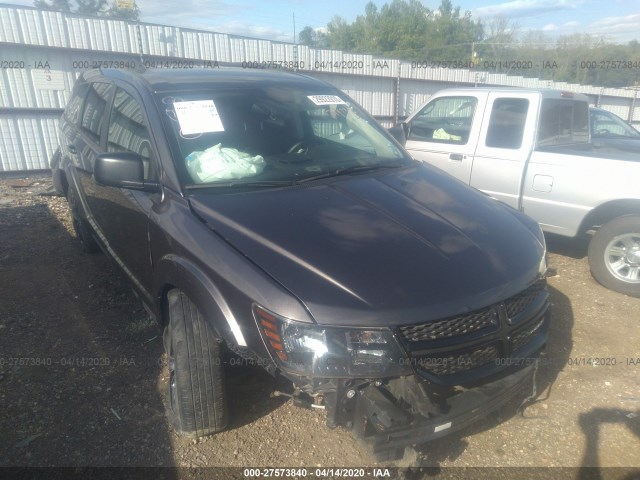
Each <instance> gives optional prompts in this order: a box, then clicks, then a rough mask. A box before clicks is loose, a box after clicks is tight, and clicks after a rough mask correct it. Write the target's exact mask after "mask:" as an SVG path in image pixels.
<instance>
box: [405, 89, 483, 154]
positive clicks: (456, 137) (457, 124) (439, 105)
mask: <svg viewBox="0 0 640 480" xmlns="http://www.w3.org/2000/svg"><path fill="white" fill-rule="evenodd" d="M476 104H477V100H476V99H475V98H474V97H443V98H438V99H437V100H434V101H433V102H430V103H428V104H427V105H426V106H425V107H424V108H423V109H422V111H421V112H420V113H419V114H418V115H417V116H416V117H414V119H413V120H412V121H411V125H410V131H409V139H410V140H423V141H427V142H438V143H453V144H458V145H464V144H466V143H467V142H468V141H469V132H470V130H471V123H472V121H473V115H474V114H475V111H476Z"/></svg>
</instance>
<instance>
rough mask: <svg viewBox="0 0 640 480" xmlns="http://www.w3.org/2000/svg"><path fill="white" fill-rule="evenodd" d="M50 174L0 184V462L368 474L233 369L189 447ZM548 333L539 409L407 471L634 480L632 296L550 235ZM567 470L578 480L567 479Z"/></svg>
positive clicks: (112, 287)
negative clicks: (601, 475) (217, 420)
mask: <svg viewBox="0 0 640 480" xmlns="http://www.w3.org/2000/svg"><path fill="white" fill-rule="evenodd" d="M50 185H51V182H50V180H49V178H48V177H47V176H46V175H32V176H29V177H28V178H25V177H21V178H17V177H12V178H9V177H4V178H0V467H7V466H74V467H75V466H179V467H194V466H236V467H260V466H277V467H298V466H304V467H310V468H316V467H318V466H322V467H341V466H369V467H374V466H379V465H378V464H377V463H376V462H375V460H374V459H373V458H372V457H371V455H370V454H369V453H368V452H367V451H366V450H365V449H363V448H362V447H360V446H359V444H358V443H357V442H356V441H355V440H354V438H353V437H352V436H351V435H350V434H349V432H347V431H345V430H342V429H335V430H329V429H328V428H327V427H326V426H325V423H324V413H323V412H322V411H319V410H304V409H299V408H296V407H294V406H293V405H292V404H291V402H290V401H288V400H287V398H286V397H274V396H273V395H272V392H273V391H274V390H275V389H279V390H286V389H287V385H286V382H283V381H281V380H274V379H272V378H271V377H270V376H269V375H267V374H266V373H262V371H260V370H256V369H248V368H245V367H243V368H239V367H233V368H231V367H230V368H229V377H230V378H229V392H230V398H231V401H230V404H231V409H232V415H233V421H232V424H231V426H230V427H229V429H228V430H227V431H225V432H223V433H221V434H219V435H217V436H215V437H209V438H206V439H203V440H199V441H192V440H187V439H185V438H182V437H179V436H177V435H176V434H175V433H174V432H173V431H172V430H171V428H170V426H169V424H168V422H167V418H166V416H165V405H164V402H165V395H164V393H165V391H166V380H167V372H166V368H165V367H166V366H165V362H164V357H163V348H162V341H161V332H160V330H159V328H158V327H157V326H156V325H155V324H154V323H153V322H152V321H151V320H149V318H148V316H147V315H146V313H145V311H144V310H143V309H142V307H141V305H140V304H139V302H138V301H137V300H136V298H135V297H134V296H133V294H132V293H131V290H130V289H129V287H128V285H127V283H126V281H125V279H124V277H122V276H121V275H120V274H119V272H118V271H117V270H116V268H115V267H114V266H113V265H112V263H111V262H110V261H109V260H108V259H107V258H106V257H105V256H104V255H101V254H97V255H88V254H85V253H83V252H82V251H81V250H80V248H79V246H78V245H77V243H76V242H75V238H74V234H73V230H72V227H71V222H70V217H69V213H68V209H67V203H66V200H65V199H63V198H58V197H53V196H47V195H42V194H43V193H46V192H47V190H48V189H49V188H50ZM550 247H551V252H552V253H551V255H550V264H551V266H552V267H553V268H555V269H556V270H557V275H556V276H554V277H552V278H550V279H549V285H550V293H551V298H552V302H553V304H554V306H553V315H554V319H553V325H552V328H551V334H550V341H549V345H548V348H547V356H546V361H545V362H544V364H543V365H542V366H541V367H540V369H539V371H538V375H537V382H536V390H537V391H536V393H537V400H536V401H535V402H534V403H533V404H531V405H530V406H529V407H528V408H526V409H525V410H524V412H523V414H518V413H517V412H516V407H517V405H510V406H508V407H507V408H505V409H503V410H502V411H501V412H499V413H498V414H496V415H494V416H491V417H489V418H487V419H485V420H484V421H482V422H480V423H479V424H477V425H474V426H473V427H471V428H470V429H468V430H466V431H464V432H461V433H460V434H457V435H453V436H450V437H446V438H444V439H442V440H439V441H436V442H432V443H430V444H427V445H422V446H420V447H418V448H417V454H416V455H415V456H414V457H410V458H409V459H408V460H407V461H406V462H408V463H407V464H408V465H414V466H417V465H421V466H428V467H451V466H454V467H511V466H517V467H527V466H555V467H580V466H591V467H627V468H626V469H623V470H619V471H618V470H615V472H618V473H616V474H614V475H613V477H608V478H625V479H632V478H640V299H638V298H631V297H627V296H624V295H621V294H617V293H615V292H612V291H609V290H606V289H604V288H603V287H601V286H600V285H599V284H597V283H596V282H595V281H594V280H593V279H592V277H591V276H590V274H589V269H588V265H587V260H586V258H585V257H584V248H581V247H579V246H578V247H576V246H575V245H571V244H568V243H567V242H560V241H558V240H556V239H550ZM575 471H576V472H577V471H578V470H575Z"/></svg>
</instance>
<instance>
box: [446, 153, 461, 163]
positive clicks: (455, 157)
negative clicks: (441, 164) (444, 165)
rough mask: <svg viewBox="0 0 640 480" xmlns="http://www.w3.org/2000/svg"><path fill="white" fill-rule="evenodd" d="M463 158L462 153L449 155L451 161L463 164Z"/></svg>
mask: <svg viewBox="0 0 640 480" xmlns="http://www.w3.org/2000/svg"><path fill="white" fill-rule="evenodd" d="M462 158H463V156H462V154H461V153H452V154H450V155H449V160H455V161H457V162H461V161H462Z"/></svg>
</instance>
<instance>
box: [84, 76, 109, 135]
mask: <svg viewBox="0 0 640 480" xmlns="http://www.w3.org/2000/svg"><path fill="white" fill-rule="evenodd" d="M112 89H113V87H112V86H111V85H109V84H108V83H100V82H96V83H92V84H91V86H90V87H89V92H88V93H87V99H86V101H85V103H84V110H83V111H82V122H81V126H82V128H83V130H84V131H85V132H87V133H88V134H89V136H91V137H93V139H94V140H95V141H96V142H99V141H100V131H101V130H102V122H103V121H104V116H105V112H106V109H107V100H108V99H109V95H110V93H111V90H112Z"/></svg>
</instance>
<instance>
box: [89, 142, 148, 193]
mask: <svg viewBox="0 0 640 480" xmlns="http://www.w3.org/2000/svg"><path fill="white" fill-rule="evenodd" d="M93 178H94V179H95V181H96V182H97V183H98V184H100V185H106V186H108V187H117V188H127V189H130V190H141V191H144V192H159V191H160V184H159V183H157V182H145V180H144V165H143V164H142V157H141V156H140V155H138V154H137V153H132V152H110V153H102V154H100V155H98V156H97V157H96V162H95V165H94V167H93Z"/></svg>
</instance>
